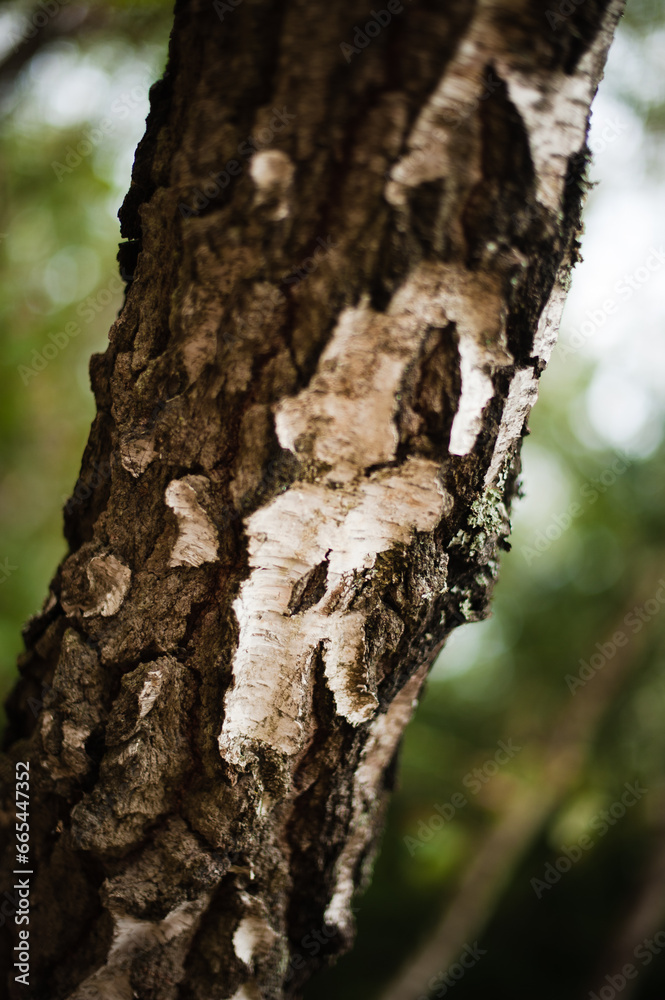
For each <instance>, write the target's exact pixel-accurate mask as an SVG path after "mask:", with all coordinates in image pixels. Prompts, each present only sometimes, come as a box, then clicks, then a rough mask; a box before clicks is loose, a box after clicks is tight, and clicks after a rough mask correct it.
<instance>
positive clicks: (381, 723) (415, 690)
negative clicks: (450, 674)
mask: <svg viewBox="0 0 665 1000" xmlns="http://www.w3.org/2000/svg"><path fill="white" fill-rule="evenodd" d="M427 670H428V666H427V664H423V666H422V667H420V668H419V669H418V670H417V671H416V673H415V674H413V676H412V677H411V678H409V680H408V681H407V682H406V684H405V685H404V687H403V688H402V690H401V691H400V692H399V694H398V695H397V696H396V698H395V699H394V700H393V702H392V704H391V705H390V708H389V709H388V711H387V712H385V713H383V714H381V715H379V716H377V718H376V719H375V720H374V721H373V722H372V724H371V726H370V732H369V736H368V740H367V743H366V744H365V748H364V750H363V752H362V756H361V758H360V763H359V765H358V769H357V771H356V774H355V777H354V781H353V803H352V815H351V820H350V822H349V836H348V839H347V840H346V843H345V845H344V848H343V850H342V853H341V854H340V856H339V858H338V859H337V862H336V864H335V889H334V892H333V896H332V899H331V901H330V903H329V904H328V907H327V909H326V913H325V923H326V924H331V925H333V926H336V927H339V928H340V930H341V931H342V932H344V933H348V932H349V931H350V928H351V925H352V916H351V901H352V898H353V894H354V892H355V890H356V887H357V879H356V871H357V867H358V864H359V862H360V859H361V857H362V856H363V854H364V853H365V851H366V848H367V846H368V844H369V842H370V840H371V839H372V837H373V835H374V831H375V829H376V823H375V814H376V811H377V810H378V809H380V808H381V805H382V804H381V802H380V801H377V788H378V786H379V782H380V780H381V777H382V775H383V773H384V771H385V769H386V767H387V766H388V764H389V763H390V761H391V760H392V757H393V755H394V753H395V751H396V750H397V745H398V743H399V741H400V739H401V738H402V735H403V733H404V729H405V727H406V724H407V722H408V721H409V719H410V718H411V716H412V714H413V711H414V708H415V706H416V704H417V701H418V695H419V694H420V689H421V687H422V685H423V682H424V680H425V677H426V676H427Z"/></svg>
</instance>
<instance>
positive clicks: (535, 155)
mask: <svg viewBox="0 0 665 1000" xmlns="http://www.w3.org/2000/svg"><path fill="white" fill-rule="evenodd" d="M622 8H623V3H621V2H620V0H612V2H611V3H610V4H609V10H608V15H606V17H605V18H604V21H605V24H604V26H603V27H602V28H601V30H599V31H598V32H597V34H596V37H595V38H594V41H593V45H592V46H591V48H590V49H588V50H587V51H586V52H585V53H584V55H583V57H582V59H581V60H580V62H579V65H578V66H577V67H576V69H575V72H574V73H570V74H568V73H564V72H563V70H560V71H559V72H558V73H552V72H545V73H542V74H541V73H539V72H537V71H536V72H532V73H524V72H520V71H519V70H517V69H514V68H513V67H512V66H511V65H510V57H509V56H508V55H506V57H505V59H500V58H499V59H497V61H496V67H497V71H498V73H499V74H500V75H501V76H502V77H503V78H504V79H505V80H506V81H507V83H508V93H509V96H510V99H511V101H512V102H513V104H514V105H515V107H516V108H517V109H518V111H519V113H520V115H521V116H522V118H523V120H524V122H525V124H526V126H527V131H528V135H529V146H530V149H531V157H532V159H533V164H534V167H535V171H536V176H537V180H538V189H537V193H538V200H539V201H540V202H541V203H542V204H543V205H545V206H546V207H547V208H549V209H551V210H552V211H554V212H558V211H559V209H560V205H561V199H562V196H563V192H564V185H565V182H566V173H567V169H568V161H569V158H570V156H571V155H572V154H573V153H577V152H579V151H580V150H581V149H582V147H583V146H584V144H585V141H586V133H587V124H588V120H589V108H590V106H591V102H592V100H593V98H594V95H595V93H596V89H597V86H598V83H597V81H598V78H599V76H600V67H601V66H602V65H603V63H604V62H605V57H606V54H607V50H608V48H609V45H610V42H611V39H612V32H613V28H614V23H615V21H616V19H617V18H618V16H619V14H620V12H621V10H622Z"/></svg>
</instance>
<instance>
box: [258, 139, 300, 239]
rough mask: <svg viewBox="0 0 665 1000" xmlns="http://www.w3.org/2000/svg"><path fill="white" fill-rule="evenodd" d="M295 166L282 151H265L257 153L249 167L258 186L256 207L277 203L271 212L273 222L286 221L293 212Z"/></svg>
mask: <svg viewBox="0 0 665 1000" xmlns="http://www.w3.org/2000/svg"><path fill="white" fill-rule="evenodd" d="M295 169H296V168H295V164H294V163H293V161H292V160H291V158H290V157H289V156H288V155H287V154H286V153H284V152H283V151H282V150H281V149H264V150H262V151H261V152H260V153H255V154H254V156H253V157H252V159H251V162H250V165H249V173H250V176H251V178H252V180H253V181H254V183H255V184H256V188H257V190H256V195H255V198H254V204H255V205H262V204H264V203H265V202H269V201H276V202H277V204H276V205H275V207H274V208H273V209H272V210H271V212H270V218H271V219H272V221H273V222H278V221H279V220H280V219H285V218H286V217H287V216H288V215H289V214H290V212H291V200H290V194H291V186H292V184H293V175H294V173H295Z"/></svg>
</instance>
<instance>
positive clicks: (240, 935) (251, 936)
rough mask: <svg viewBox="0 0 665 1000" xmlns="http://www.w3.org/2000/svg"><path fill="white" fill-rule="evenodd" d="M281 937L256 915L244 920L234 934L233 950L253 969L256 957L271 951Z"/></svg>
mask: <svg viewBox="0 0 665 1000" xmlns="http://www.w3.org/2000/svg"><path fill="white" fill-rule="evenodd" d="M278 938H279V935H278V934H277V933H276V932H275V931H274V930H273V929H272V927H271V926H270V924H269V923H268V921H267V920H265V919H264V918H263V917H260V916H257V915H255V914H250V915H249V916H245V917H243V918H242V920H241V921H240V923H239V924H238V926H237V927H236V929H235V931H234V934H233V949H234V951H235V953H236V955H237V956H238V958H239V959H240V961H241V962H244V963H245V965H247V966H249V967H250V968H251V966H252V961H253V959H254V957H255V956H256V955H258V954H261V953H265V952H267V951H269V950H270V948H271V947H272V946H273V944H274V943H275V941H276V940H277V939H278Z"/></svg>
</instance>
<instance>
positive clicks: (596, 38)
mask: <svg viewBox="0 0 665 1000" xmlns="http://www.w3.org/2000/svg"><path fill="white" fill-rule="evenodd" d="M222 6H223V5H222ZM443 7H444V5H441V4H437V3H434V2H425V0H422V2H421V0H417V2H414V3H412V4H407V5H405V6H404V8H403V9H402V10H401V11H399V12H397V13H394V14H393V15H392V16H391V19H390V23H389V24H387V25H386V26H385V27H384V28H383V29H382V31H381V32H380V34H379V35H378V36H377V37H373V38H372V39H371V44H367V46H366V47H364V48H362V49H359V51H358V53H357V54H355V55H353V57H352V58H351V59H350V61H349V62H347V61H346V59H345V57H344V55H343V53H342V50H341V45H342V44H343V43H347V44H348V40H349V39H350V38H352V37H353V36H354V31H355V27H356V26H358V25H360V26H361V27H362V25H364V24H365V23H366V21H367V18H368V14H367V11H366V10H365V8H364V7H363V5H362V4H360V3H359V2H356V0H344V2H342V3H339V4H333V5H323V4H320V3H312V2H308V3H304V2H303V0H299V2H296V0H285V2H280V3H277V2H274V0H244V2H243V3H241V4H239V5H238V6H236V7H235V8H234V9H229V11H227V12H225V13H223V14H222V13H221V12H220V13H219V16H218V12H217V11H216V10H215V8H214V7H213V6H212V4H209V3H207V2H206V3H203V2H202V0H183V2H180V3H179V4H178V5H177V7H176V16H175V26H174V31H173V36H172V41H171V51H170V60H169V67H168V70H167V72H166V75H165V77H164V79H163V80H162V81H160V82H159V83H158V84H156V85H155V87H154V88H153V90H152V95H151V98H152V104H151V108H152V110H151V113H150V117H149V119H148V124H147V131H146V135H145V138H144V139H143V140H142V142H141V144H140V146H139V149H138V151H137V157H136V163H135V166H134V172H133V179H132V186H131V189H130V191H129V194H128V196H127V198H126V200H125V203H124V205H123V208H122V210H121V224H122V233H123V236H124V238H125V239H126V242H125V243H123V244H122V245H121V248H120V255H119V257H120V262H121V264H122V266H123V269H124V271H126V272H132V275H133V277H132V280H131V283H130V284H129V286H128V289H127V296H126V302H125V305H124V307H123V309H122V311H121V314H120V316H119V317H118V320H117V321H116V323H115V324H114V326H113V328H112V330H111V333H110V342H109V347H108V350H107V351H106V353H105V354H104V355H98V356H95V357H94V358H93V359H92V362H91V379H92V384H93V389H94V392H95V397H96V400H97V409H98V412H97V417H96V418H95V421H94V423H93V426H92V430H91V434H90V439H89V442H88V445H87V448H86V451H85V454H84V457H83V464H82V469H81V481H82V482H83V483H88V482H91V481H93V482H94V481H95V480H93V470H94V468H96V467H99V464H100V463H104V467H105V468H109V469H110V475H109V476H108V477H106V478H104V479H103V480H102V481H101V482H98V485H96V486H95V487H94V488H93V489H92V491H91V493H90V495H89V497H88V499H87V500H85V501H84V502H83V503H81V504H76V505H68V508H66V512H65V529H66V536H67V539H68V542H69V547H70V548H69V554H68V555H67V557H66V558H65V560H64V561H63V563H62V565H61V566H60V568H59V569H58V571H57V574H56V576H55V578H54V580H53V583H52V586H51V593H50V596H49V599H48V601H47V602H46V604H45V606H44V610H43V612H42V613H41V614H40V615H38V616H37V617H36V618H35V619H33V620H32V621H31V622H30V623H29V624H28V626H27V627H26V630H25V638H26V650H27V651H26V653H25V654H24V655H23V656H22V658H21V662H20V671H21V679H20V681H19V683H18V685H17V687H16V689H15V691H14V692H13V694H12V696H11V697H10V700H9V705H8V708H9V714H10V730H9V743H8V753H7V756H6V758H4V760H3V763H2V774H3V783H4V784H5V786H6V792H5V796H4V803H3V809H4V810H5V812H4V814H3V815H4V819H3V824H4V825H3V840H4V842H5V843H6V845H7V846H6V849H5V853H4V858H3V864H4V870H5V871H9V872H11V871H12V870H13V864H14V862H13V844H14V828H13V813H12V811H11V804H12V801H13V787H12V784H11V779H12V778H13V765H14V762H15V761H16V760H26V759H28V760H29V761H30V764H31V781H32V791H31V795H32V802H31V861H32V863H33V868H34V872H35V874H34V876H32V882H31V903H32V910H31V918H30V941H31V996H34V997H36V998H38V1000H39V998H45V1000H46V998H48V1000H61V998H63V1000H64V998H70V1000H84V998H96V997H97V998H99V997H103V998H107V997H108V998H114V1000H129V998H132V997H134V996H137V997H140V998H141V1000H176V998H177V1000H216V998H219V1000H223V998H234V1000H247V998H251V1000H254V998H258V997H262V998H266V1000H268V998H270V1000H280V998H287V997H292V996H297V995H298V993H299V992H300V989H301V987H302V985H303V983H304V982H305V981H306V979H307V978H308V976H309V975H310V974H311V973H312V971H313V970H314V968H315V966H316V964H317V963H318V962H320V961H321V959H320V958H317V959H313V958H309V957H308V958H307V959H306V960H305V959H304V958H303V956H302V954H301V950H300V944H301V941H302V938H303V936H304V935H306V934H307V933H309V932H310V931H311V930H312V929H315V928H320V927H322V926H325V927H326V928H327V933H328V938H329V948H327V949H326V956H330V955H332V954H334V953H335V952H337V951H339V950H340V949H342V948H344V947H347V946H348V945H349V943H350V942H351V940H352V936H353V918H352V911H351V903H352V898H353V894H354V892H355V891H356V890H357V889H358V888H359V887H360V886H361V885H362V884H363V882H364V881H365V880H366V878H367V877H368V873H369V870H370V868H371V861H372V858H373V856H374V853H375V851H376V848H377V838H378V836H379V833H380V830H381V825H382V819H383V813H384V808H385V804H386V797H387V795H388V793H389V789H390V784H391V780H392V773H393V763H394V760H395V755H396V753H397V750H398V745H399V741H400V738H401V736H402V733H403V730H404V727H405V725H406V723H407V721H408V718H409V716H410V714H411V711H412V708H413V705H414V704H415V702H416V700H417V697H418V694H419V691H420V689H421V687H422V684H423V682H424V679H425V676H426V673H427V669H428V666H429V665H430V663H431V662H432V659H433V657H434V656H435V655H436V653H437V652H438V651H439V650H440V649H441V647H442V645H443V642H444V641H445V639H446V637H447V635H448V634H449V633H450V631H451V630H452V629H453V628H454V627H455V626H456V625H458V624H460V623H461V622H464V621H476V620H478V619H481V618H483V617H484V616H485V615H486V613H487V607H488V601H489V597H490V594H491V590H492V586H493V584H494V580H495V578H496V573H497V557H498V550H499V549H500V548H501V547H506V546H507V542H506V537H507V535H508V531H509V521H508V515H509V509H510V502H511V497H512V495H513V492H514V488H515V481H516V477H517V475H518V472H519V450H520V444H521V439H522V435H523V434H524V433H525V427H526V421H527V418H528V413H529V410H530V407H531V406H532V404H533V402H534V400H535V396H536V393H537V384H538V378H539V376H540V374H541V372H542V370H543V368H544V366H545V364H546V362H547V360H548V358H549V354H550V352H551V349H552V346H553V343H554V339H555V336H556V328H557V325H558V320H559V317H560V313H561V308H562V306H563V298H564V296H565V289H566V287H567V284H568V278H569V273H570V270H571V268H572V266H573V264H574V263H575V260H576V259H577V242H576V239H577V235H578V233H579V226H580V205H581V200H582V196H583V193H584V187H585V181H584V175H585V168H586V162H587V150H586V144H585V139H586V131H587V124H588V116H589V106H590V103H591V100H592V98H593V95H594V93H595V89H596V87H597V84H598V80H599V78H600V75H601V72H602V66H603V63H604V59H605V56H606V52H607V48H608V45H609V42H610V39H611V35H612V31H613V29H614V26H615V24H616V21H617V19H618V17H619V14H620V9H621V3H620V0H604V2H603V0H601V2H597V0H586V2H585V3H584V4H582V5H580V6H579V7H576V9H575V11H574V13H573V14H572V15H570V17H568V18H566V19H563V20H562V23H561V24H560V25H558V26H557V27H556V29H554V28H552V27H551V26H550V23H549V21H548V20H547V18H546V16H545V12H544V10H543V9H542V8H541V6H540V4H538V3H537V2H535V0H513V2H504V3H499V2H498V0H478V2H475V3H474V2H471V0H458V2H451V3H449V4H446V5H445V9H443ZM106 463H108V465H107V464H106ZM98 478H99V477H98ZM10 821H11V822H10ZM15 930H16V928H15V927H14V926H13V925H12V924H11V921H10V922H8V923H7V925H6V926H5V927H4V929H3V935H4V937H3V940H2V951H1V952H0V954H1V961H2V974H3V977H4V978H5V979H6V981H7V983H8V995H9V996H10V997H18V996H21V995H24V994H22V993H21V991H22V990H23V989H24V987H22V986H21V985H20V984H17V983H15V981H14V972H13V970H12V964H13V959H12V957H11V954H12V953H11V948H12V946H13V944H14V943H15V940H14V931H15ZM9 931H11V933H9Z"/></svg>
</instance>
